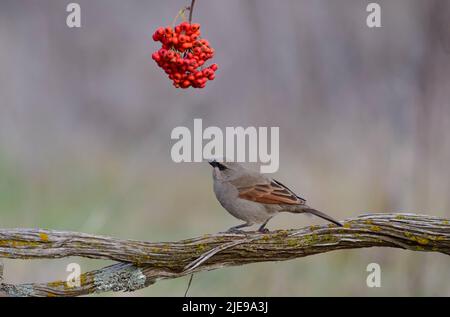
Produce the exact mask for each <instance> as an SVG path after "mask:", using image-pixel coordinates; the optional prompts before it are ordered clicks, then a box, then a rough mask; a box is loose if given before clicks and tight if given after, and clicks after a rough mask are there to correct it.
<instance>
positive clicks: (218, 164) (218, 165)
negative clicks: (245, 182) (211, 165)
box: [217, 163, 227, 171]
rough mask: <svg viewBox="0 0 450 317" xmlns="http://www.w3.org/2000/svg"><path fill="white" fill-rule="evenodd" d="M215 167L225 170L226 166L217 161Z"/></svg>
mask: <svg viewBox="0 0 450 317" xmlns="http://www.w3.org/2000/svg"><path fill="white" fill-rule="evenodd" d="M217 167H218V168H219V170H220V171H223V170H226V169H227V167H226V166H225V165H223V164H221V163H217Z"/></svg>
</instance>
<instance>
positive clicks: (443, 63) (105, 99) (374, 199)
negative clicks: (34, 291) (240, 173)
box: [0, 0, 450, 296]
mask: <svg viewBox="0 0 450 317" xmlns="http://www.w3.org/2000/svg"><path fill="white" fill-rule="evenodd" d="M78 3H80V5H81V8H82V25H83V26H82V28H81V29H69V28H67V27H66V25H65V18H66V12H65V6H66V4H67V3H65V2H64V1H59V0H29V1H16V0H1V1H0V67H1V71H0V220H1V226H2V227H45V228H52V229H66V230H75V231H85V232H90V233H97V234H107V235H113V236H116V237H122V238H136V239H146V240H151V241H159V240H176V239H181V238H186V237H191V236H195V235H200V234H203V233H207V232H216V231H220V230H223V229H225V228H228V227H230V226H231V225H233V224H237V223H238V221H237V220H236V219H234V218H232V217H231V216H230V215H228V214H227V213H226V212H225V211H224V210H223V209H222V208H221V207H220V206H219V204H218V203H217V202H216V200H215V198H214V195H213V192H212V184H211V179H210V169H209V166H207V165H204V164H198V163H195V164H194V163H186V164H175V163H173V162H172V161H171V159H170V148H171V146H172V144H173V142H172V141H171V140H170V132H171V130H172V129H173V128H174V127H176V126H180V125H183V126H188V127H191V126H192V124H193V119H194V118H202V119H203V122H204V125H205V126H207V125H215V126H219V127H226V126H240V125H241V126H280V151H281V153H280V160H281V168H280V170H279V172H278V173H277V174H276V178H277V179H279V180H280V181H282V182H284V183H287V184H289V185H290V187H292V189H294V190H296V191H297V192H298V193H299V194H301V195H302V196H305V197H306V198H307V199H308V201H309V202H310V204H311V205H313V206H314V207H316V208H318V209H322V210H324V211H327V212H328V213H330V214H332V215H334V216H335V217H336V218H338V219H339V218H341V219H342V218H345V217H350V216H355V215H357V214H359V213H362V212H388V211H389V212H415V213H424V214H432V215H437V216H447V217H450V195H449V193H450V168H449V166H448V165H449V162H450V137H449V135H450V89H449V88H450V2H449V1H446V0H440V1H439V0H434V1H433V0H430V1H421V0H396V1H387V0H384V1H378V3H379V4H380V5H381V6H382V28H380V29H369V28H368V27H367V26H366V25H365V21H366V16H367V12H366V10H365V7H366V5H367V2H364V1H357V0H340V1H331V0H314V1H313V0H302V1H298V0H282V1H269V0H258V1H257V0H245V1H242V0H241V1H238V0H227V1H218V0H213V1H211V0H210V1H204V0H199V1H197V5H196V11H195V14H194V20H195V21H196V22H199V23H201V24H202V32H203V35H204V36H205V37H207V38H208V39H209V40H210V42H211V43H212V45H213V46H214V48H215V49H216V52H217V53H216V62H217V63H218V64H219V65H220V70H219V71H218V73H217V79H216V80H215V81H214V82H212V83H210V84H209V85H208V87H207V88H206V89H204V90H200V91H199V90H189V91H180V90H176V89H173V88H172V87H171V85H170V83H169V81H168V80H167V79H166V78H165V76H164V75H163V74H162V72H161V70H160V69H158V68H157V67H156V66H155V65H154V62H153V61H152V60H151V58H150V54H151V53H152V51H154V50H155V49H156V47H157V45H156V44H155V43H153V42H152V40H151V34H152V32H153V31H154V29H155V28H156V27H158V26H161V25H163V26H164V25H167V24H170V23H171V21H172V19H173V18H174V16H175V15H176V13H177V12H178V10H179V9H180V8H181V7H183V6H185V5H187V3H186V1H183V0H170V1H137V0H133V1H131V0H129V1H120V0H89V1H88V0H83V1H81V0H80V1H78ZM316 221H320V220H317V219H314V218H307V217H302V216H295V215H281V216H279V217H278V218H275V219H274V220H273V221H272V222H271V223H270V226H269V227H270V228H288V227H301V226H304V225H307V224H311V223H314V222H316ZM73 261H79V259H73ZM370 262H377V263H379V264H380V265H381V268H382V287H381V288H379V289H370V288H367V286H366V282H365V281H366V276H367V272H366V271H365V269H366V266H367V264H368V263H370ZM66 263H68V262H67V261H63V260H61V261H56V262H46V261H36V262H33V263H30V262H27V263H25V262H24V263H22V262H17V261H15V262H14V261H7V262H6V265H5V278H6V279H7V280H8V281H11V282H26V281H46V280H49V279H51V278H55V279H56V278H63V277H64V276H65V274H66V272H65V264H66ZM80 263H82V265H83V266H82V268H83V269H88V268H92V267H100V265H101V264H103V263H99V262H92V261H81V262H80ZM448 264H449V260H448V258H447V257H446V256H444V255H437V254H420V253H414V254H413V253H410V252H407V251H399V250H381V249H370V250H356V251H343V252H337V253H330V254H324V255H318V256H315V257H310V258H306V259H301V260H296V261H290V262H285V263H264V264H255V265H252V266H243V267H238V268H229V269H224V270H220V271H214V272H206V273H202V274H199V275H198V276H196V278H195V279H194V283H193V285H192V289H191V291H190V294H192V295H199V296H201V295H203V296H206V295H224V296H230V295H235V296H239V295H249V296H250V295H268V296H270V295H272V296H278V295H294V296H302V295H338V296H340V295H369V296H379V295H394V296H395V295H450V285H449V284H448V281H449V280H450V279H449V278H450V271H449V265H448ZM186 283H187V281H186V280H174V281H167V282H163V283H159V284H158V285H155V286H152V287H150V288H149V289H147V290H143V291H140V292H138V293H137V294H138V295H177V294H178V295H180V296H181V295H182V294H183V292H184V289H185V286H186ZM128 295H130V294H128ZM131 295H135V294H131Z"/></svg>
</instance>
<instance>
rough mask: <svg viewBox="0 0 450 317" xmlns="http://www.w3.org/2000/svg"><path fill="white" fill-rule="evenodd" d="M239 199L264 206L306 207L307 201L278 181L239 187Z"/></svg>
mask: <svg viewBox="0 0 450 317" xmlns="http://www.w3.org/2000/svg"><path fill="white" fill-rule="evenodd" d="M237 189H238V192H239V198H241V199H246V200H251V201H255V202H258V203H262V204H286V205H304V204H305V203H306V201H305V200H304V199H303V198H301V197H299V196H297V195H296V194H295V193H294V192H292V191H291V190H290V189H289V188H287V187H286V186H284V185H283V184H281V183H280V182H278V181H276V180H268V181H267V182H261V183H257V184H254V185H251V186H241V187H239V186H237Z"/></svg>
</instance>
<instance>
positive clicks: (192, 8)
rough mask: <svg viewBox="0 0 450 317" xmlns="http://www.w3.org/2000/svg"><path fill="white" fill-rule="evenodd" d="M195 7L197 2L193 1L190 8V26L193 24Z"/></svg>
mask: <svg viewBox="0 0 450 317" xmlns="http://www.w3.org/2000/svg"><path fill="white" fill-rule="evenodd" d="M194 6H195V0H192V2H191V6H190V7H189V24H191V23H192V15H193V14H194Z"/></svg>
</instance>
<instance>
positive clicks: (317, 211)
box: [302, 208, 342, 227]
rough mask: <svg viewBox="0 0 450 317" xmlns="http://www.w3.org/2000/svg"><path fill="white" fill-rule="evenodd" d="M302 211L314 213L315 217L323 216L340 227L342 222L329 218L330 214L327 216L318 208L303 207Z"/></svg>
mask: <svg viewBox="0 0 450 317" xmlns="http://www.w3.org/2000/svg"><path fill="white" fill-rule="evenodd" d="M302 211H303V212H308V213H310V214H313V215H315V216H317V217H320V218H323V219H325V220H328V221H329V222H332V223H334V224H336V225H338V226H339V227H342V224H341V223H340V222H339V221H337V220H335V219H333V218H331V217H330V216H328V215H327V214H325V213H323V212H321V211H319V210H316V209H312V208H305V209H303V210H302Z"/></svg>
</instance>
